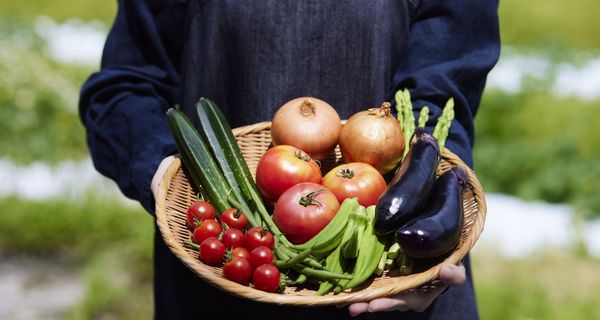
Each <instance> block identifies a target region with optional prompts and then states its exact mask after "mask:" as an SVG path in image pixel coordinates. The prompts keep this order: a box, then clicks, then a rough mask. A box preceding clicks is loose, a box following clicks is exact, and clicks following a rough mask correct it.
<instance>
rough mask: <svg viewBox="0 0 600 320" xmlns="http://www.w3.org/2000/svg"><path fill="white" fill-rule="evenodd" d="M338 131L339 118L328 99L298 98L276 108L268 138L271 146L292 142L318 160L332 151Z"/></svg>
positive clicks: (340, 127)
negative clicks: (326, 100) (271, 142)
mask: <svg viewBox="0 0 600 320" xmlns="http://www.w3.org/2000/svg"><path fill="white" fill-rule="evenodd" d="M341 130H342V125H341V122H340V117H339V115H338V114H337V112H336V111H335V109H333V108H332V107H331V106H330V105H329V104H328V103H327V102H325V101H323V100H319V99H317V98H309V97H300V98H296V99H293V100H291V101H289V102H286V103H285V104H284V105H283V106H281V108H279V110H277V112H276V113H275V115H274V116H273V121H272V123H271V140H272V141H273V145H280V144H287V145H292V146H294V147H296V148H298V149H300V150H302V151H304V152H306V153H308V154H309V155H310V156H311V157H312V158H313V159H316V160H321V159H324V158H325V157H327V155H329V154H330V153H331V152H332V151H333V149H334V148H335V146H336V145H337V141H338V138H339V136H340V131H341Z"/></svg>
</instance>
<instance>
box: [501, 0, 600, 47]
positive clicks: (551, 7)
mask: <svg viewBox="0 0 600 320" xmlns="http://www.w3.org/2000/svg"><path fill="white" fill-rule="evenodd" d="M599 11H600V4H599V3H598V2H597V1H594V0H578V1H576V2H572V1H543V0H533V1H521V0H503V1H500V9H499V16H500V34H501V36H502V42H503V43H504V44H508V45H511V46H522V47H537V48H540V47H541V48H546V49H549V48H555V49H556V50H557V51H560V50H561V49H565V48H571V49H594V50H597V48H598V47H600V34H598V32H597V30H598V28H599V27H600V23H599V22H598V19H597V12H599Z"/></svg>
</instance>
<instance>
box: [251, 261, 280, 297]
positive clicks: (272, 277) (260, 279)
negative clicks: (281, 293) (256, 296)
mask: <svg viewBox="0 0 600 320" xmlns="http://www.w3.org/2000/svg"><path fill="white" fill-rule="evenodd" d="M280 276H281V274H280V272H279V269H277V267H276V266H274V265H272V264H263V265H262V266H259V267H258V268H256V270H254V273H253V274H252V284H253V285H254V288H256V289H258V290H262V291H267V292H275V291H277V289H278V288H279V281H280Z"/></svg>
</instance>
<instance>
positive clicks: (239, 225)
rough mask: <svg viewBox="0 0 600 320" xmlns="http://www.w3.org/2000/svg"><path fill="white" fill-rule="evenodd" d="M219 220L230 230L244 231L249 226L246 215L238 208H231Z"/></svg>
mask: <svg viewBox="0 0 600 320" xmlns="http://www.w3.org/2000/svg"><path fill="white" fill-rule="evenodd" d="M219 219H220V220H221V223H222V224H226V225H227V226H228V227H230V228H236V229H240V230H244V229H246V226H247V225H248V218H246V214H245V213H244V212H242V210H240V209H237V208H229V209H227V210H225V211H223V213H222V214H221V217H220V218H219Z"/></svg>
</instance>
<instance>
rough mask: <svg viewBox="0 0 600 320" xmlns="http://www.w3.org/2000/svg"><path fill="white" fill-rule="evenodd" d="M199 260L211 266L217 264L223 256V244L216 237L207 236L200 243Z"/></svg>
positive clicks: (219, 263)
mask: <svg viewBox="0 0 600 320" xmlns="http://www.w3.org/2000/svg"><path fill="white" fill-rule="evenodd" d="M198 253H199V256H200V260H201V261H202V262H204V263H206V264H208V265H211V266H219V265H221V263H223V256H225V245H223V242H221V241H219V239H217V238H208V239H206V240H204V241H202V243H201V244H200V249H199V250H198Z"/></svg>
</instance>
